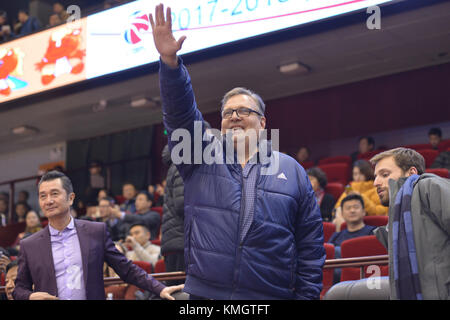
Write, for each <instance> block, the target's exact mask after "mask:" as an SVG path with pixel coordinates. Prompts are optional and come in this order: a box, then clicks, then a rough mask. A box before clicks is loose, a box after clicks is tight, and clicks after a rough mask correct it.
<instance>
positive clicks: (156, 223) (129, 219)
mask: <svg viewBox="0 0 450 320" xmlns="http://www.w3.org/2000/svg"><path fill="white" fill-rule="evenodd" d="M152 201H153V197H152V196H151V195H150V194H148V192H146V191H141V192H139V193H138V195H137V196H136V202H135V204H136V214H127V213H125V212H114V214H115V216H116V217H117V218H120V219H121V220H122V222H123V224H124V227H123V228H122V230H124V231H125V235H123V236H122V237H123V238H125V237H126V233H127V232H128V230H129V229H130V226H131V225H133V224H135V223H140V224H144V225H146V226H147V228H148V230H150V234H151V240H153V239H155V238H156V235H157V234H158V231H159V228H160V226H161V216H160V215H159V213H157V212H155V211H151V210H150V208H151V207H152Z"/></svg>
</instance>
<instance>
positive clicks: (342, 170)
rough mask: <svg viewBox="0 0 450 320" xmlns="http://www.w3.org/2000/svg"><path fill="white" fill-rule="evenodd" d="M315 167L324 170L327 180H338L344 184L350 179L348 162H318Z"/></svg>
mask: <svg viewBox="0 0 450 320" xmlns="http://www.w3.org/2000/svg"><path fill="white" fill-rule="evenodd" d="M317 167H319V168H320V169H321V170H322V171H323V172H325V174H326V175H327V180H328V182H339V183H342V184H343V185H344V186H345V185H347V184H348V183H349V181H350V164H348V163H329V164H319V165H318V166H317Z"/></svg>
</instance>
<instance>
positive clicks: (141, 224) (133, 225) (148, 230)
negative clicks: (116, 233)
mask: <svg viewBox="0 0 450 320" xmlns="http://www.w3.org/2000/svg"><path fill="white" fill-rule="evenodd" d="M138 226H139V227H142V228H144V230H145V231H147V232H148V233H151V232H150V229H149V228H148V226H146V225H145V224H143V223H139V222H136V223H133V224H132V225H131V226H130V227H129V228H128V234H129V233H130V230H131V229H133V228H134V227H138Z"/></svg>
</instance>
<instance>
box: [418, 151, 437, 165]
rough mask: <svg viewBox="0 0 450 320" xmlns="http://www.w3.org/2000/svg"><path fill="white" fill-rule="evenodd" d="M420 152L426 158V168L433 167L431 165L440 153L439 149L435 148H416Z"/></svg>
mask: <svg viewBox="0 0 450 320" xmlns="http://www.w3.org/2000/svg"><path fill="white" fill-rule="evenodd" d="M416 151H417V152H418V153H420V154H421V155H422V156H423V157H424V159H425V168H429V167H431V165H432V164H433V161H434V159H436V157H437V156H438V154H439V151H437V150H434V149H420V150H416Z"/></svg>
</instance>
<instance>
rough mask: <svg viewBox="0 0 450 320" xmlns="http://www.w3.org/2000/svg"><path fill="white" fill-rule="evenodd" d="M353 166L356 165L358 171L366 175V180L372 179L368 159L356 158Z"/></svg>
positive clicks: (371, 170) (373, 177)
mask: <svg viewBox="0 0 450 320" xmlns="http://www.w3.org/2000/svg"><path fill="white" fill-rule="evenodd" d="M353 167H358V169H359V171H361V173H362V174H363V175H364V177H366V181H369V180H374V179H375V176H374V175H373V168H372V165H371V164H370V162H369V161H367V160H363V159H361V160H356V161H355V163H354V164H353Z"/></svg>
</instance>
